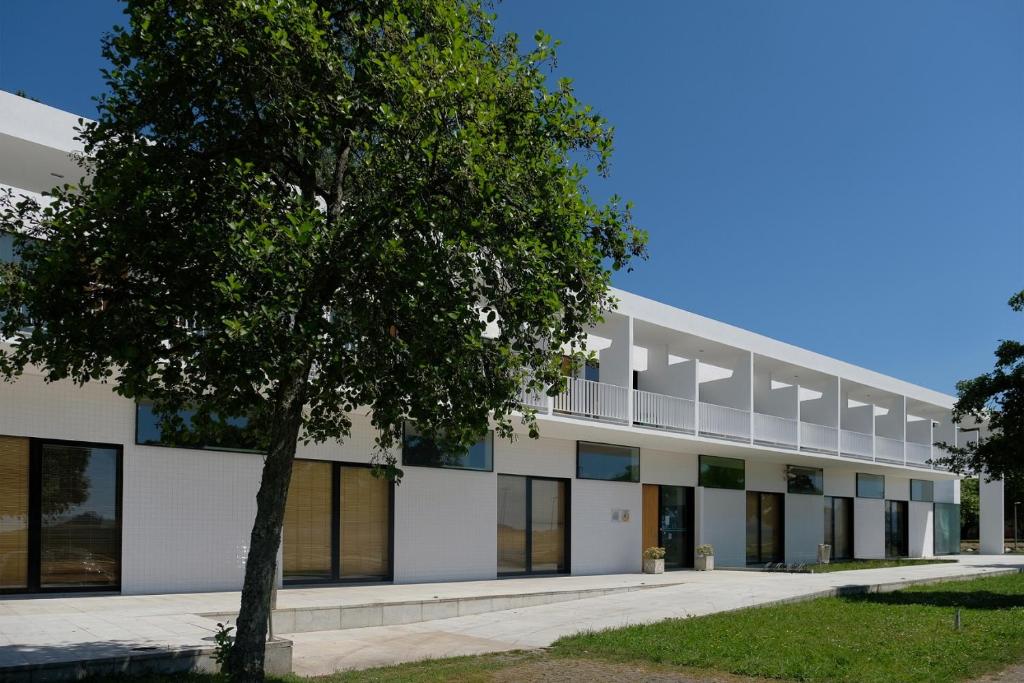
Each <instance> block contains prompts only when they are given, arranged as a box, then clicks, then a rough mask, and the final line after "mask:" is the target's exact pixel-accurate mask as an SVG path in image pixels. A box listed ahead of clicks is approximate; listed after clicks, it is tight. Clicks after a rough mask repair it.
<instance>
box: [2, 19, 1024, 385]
mask: <svg viewBox="0 0 1024 683" xmlns="http://www.w3.org/2000/svg"><path fill="white" fill-rule="evenodd" d="M498 13H499V29H500V30H502V31H516V32H518V33H520V34H521V35H522V36H523V37H524V39H525V40H527V41H529V40H530V39H531V37H532V36H533V33H534V31H535V30H536V29H537V28H543V29H544V30H545V31H547V32H548V33H550V34H552V35H553V36H555V37H556V38H558V39H560V40H561V41H562V44H563V45H562V48H561V52H560V57H559V64H558V71H557V72H556V74H555V75H556V76H569V77H571V78H573V79H574V80H575V83H576V90H577V93H578V95H579V96H580V97H581V99H583V100H584V101H586V102H588V103H590V104H592V105H594V107H595V108H596V109H597V110H598V111H600V112H601V113H602V114H604V115H605V116H606V117H607V118H608V119H609V120H610V121H611V122H612V123H613V124H614V125H615V127H616V129H617V138H616V148H617V150H616V155H615V160H614V164H613V173H612V177H611V178H610V180H609V181H607V182H600V183H595V185H594V190H595V193H596V194H597V195H599V196H603V195H606V194H609V193H611V192H617V193H619V194H621V195H623V196H624V197H626V198H628V199H631V200H632V201H633V202H634V203H635V205H636V210H635V216H636V219H637V222H638V223H639V224H640V225H641V226H642V227H644V228H646V229H647V230H648V232H649V233H650V252H651V258H650V260H648V261H647V262H644V263H641V264H639V265H638V267H637V268H636V270H635V271H634V272H632V273H628V274H627V273H623V274H618V275H617V276H616V278H615V283H616V284H617V285H618V286H620V287H623V288H626V289H629V290H631V291H634V292H637V293H639V294H642V295H645V296H649V297H652V298H655V299H659V300H662V301H665V302H668V303H671V304H673V305H677V306H680V307H682V308H686V309H688V310H691V311H694V312H697V313H700V314H703V315H707V316H710V317H713V318H716V319H719V320H723V321H726V322H729V323H733V324H736V325H739V326H741V327H745V328H747V329H751V330H754V331H756V332H760V333H762V334H766V335H769V336H772V337H775V338H778V339H781V340H783V341H787V342H791V343H794V344H797V345H800V346H803V347H806V348H809V349H812V350H815V351H818V352H821V353H825V354H828V355H831V356H835V357H838V358H840V359H843V360H846V361H849V362H852V363H856V364H858V365H863V366H866V367H868V368H871V369H874V370H878V371H880V372H884V373H887V374H892V375H895V376H897V377H900V378H902V379H907V380H909V381H912V382H915V383H919V384H922V385H924V386H928V387H931V388H935V389H939V390H941V391H952V390H953V386H954V383H955V382H956V380H957V379H960V378H963V377H967V376H971V375H974V374H977V373H979V372H982V371H985V370H988V369H990V368H991V365H992V350H993V349H994V348H995V345H996V343H997V340H999V339H1003V338H1018V339H1020V338H1024V315H1020V314H1016V315H1015V314H1013V313H1012V312H1011V311H1010V310H1009V308H1008V307H1007V306H1006V300H1007V298H1009V296H1010V294H1012V293H1013V292H1014V291H1018V290H1020V289H1022V288H1024V3H1021V2H1019V0H985V1H984V2H967V1H966V0H963V1H959V2H949V1H945V0H901V1H900V2H889V1H876V0H867V1H864V0H859V1H857V2H852V1H849V2H820V1H819V0H775V1H773V2H759V1H755V0H745V1H743V2H736V1H732V0H716V1H715V2H689V1H688V2H647V3H624V2H621V0H619V1H612V0H586V1H583V0H572V1H571V0H558V1H557V2H552V1H551V0H544V1H541V0H506V2H504V3H501V4H500V5H499V6H498ZM119 18H120V9H119V4H118V3H116V2H113V1H112V0H90V1H89V2H82V1H81V0H44V1H40V0H5V2H4V12H3V13H2V14H0V89H4V90H15V89H19V88H22V89H24V90H26V91H27V92H28V93H29V94H30V95H32V96H34V97H36V98H38V99H41V100H42V101H44V102H46V103H48V104H51V105H53V106H56V107H60V108H63V109H68V110H70V111H74V112H76V113H80V114H83V115H90V114H92V113H93V112H94V111H95V110H94V106H93V103H92V101H91V99H90V97H91V96H92V95H93V94H95V93H96V92H98V91H99V90H100V89H101V88H102V81H101V79H100V77H99V68H100V67H101V65H102V64H101V60H100V57H99V42H98V41H99V38H100V36H101V34H102V33H103V32H104V31H105V30H106V29H107V28H109V26H110V25H112V24H113V23H115V22H116V21H118V20H119Z"/></svg>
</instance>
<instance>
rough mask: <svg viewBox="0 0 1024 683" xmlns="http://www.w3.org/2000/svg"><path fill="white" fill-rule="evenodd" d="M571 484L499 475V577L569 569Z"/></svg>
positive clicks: (537, 478) (553, 480)
mask: <svg viewBox="0 0 1024 683" xmlns="http://www.w3.org/2000/svg"><path fill="white" fill-rule="evenodd" d="M567 520H568V483H567V482H566V481H564V480H562V479H545V478H541V477H520V476H514V475H508V474H499V475H498V531H497V533H498V574H502V575H508V574H554V573H560V572H566V571H568V568H569V563H568V558H567V554H566V548H567V546H568V543H567V536H568V532H569V525H568V522H567Z"/></svg>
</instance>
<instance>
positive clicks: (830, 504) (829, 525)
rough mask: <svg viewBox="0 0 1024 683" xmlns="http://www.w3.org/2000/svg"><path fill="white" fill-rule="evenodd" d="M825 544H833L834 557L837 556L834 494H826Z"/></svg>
mask: <svg viewBox="0 0 1024 683" xmlns="http://www.w3.org/2000/svg"><path fill="white" fill-rule="evenodd" d="M825 544H826V545H830V546H832V557H835V555H836V550H835V548H836V538H835V499H834V498H833V497H832V496H825Z"/></svg>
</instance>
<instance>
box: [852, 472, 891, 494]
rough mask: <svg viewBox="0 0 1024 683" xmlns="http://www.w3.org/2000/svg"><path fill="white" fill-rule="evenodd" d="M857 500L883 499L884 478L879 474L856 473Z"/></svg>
mask: <svg viewBox="0 0 1024 683" xmlns="http://www.w3.org/2000/svg"><path fill="white" fill-rule="evenodd" d="M857 497H858V498H885V477H884V476H882V475H881V474H861V473H857Z"/></svg>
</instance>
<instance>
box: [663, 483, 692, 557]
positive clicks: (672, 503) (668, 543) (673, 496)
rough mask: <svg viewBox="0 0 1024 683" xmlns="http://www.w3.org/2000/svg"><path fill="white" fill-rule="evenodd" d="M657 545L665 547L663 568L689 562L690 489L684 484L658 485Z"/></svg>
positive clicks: (690, 534) (690, 547)
mask: <svg viewBox="0 0 1024 683" xmlns="http://www.w3.org/2000/svg"><path fill="white" fill-rule="evenodd" d="M660 489H661V490H660V498H661V500H660V507H659V525H660V529H659V531H660V536H661V543H660V545H661V546H662V547H664V548H665V568H666V569H679V568H681V567H691V566H693V530H692V528H691V526H692V524H691V522H690V520H691V518H692V515H693V513H692V510H693V507H692V506H693V489H691V488H689V487H685V486H662V487H660Z"/></svg>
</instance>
